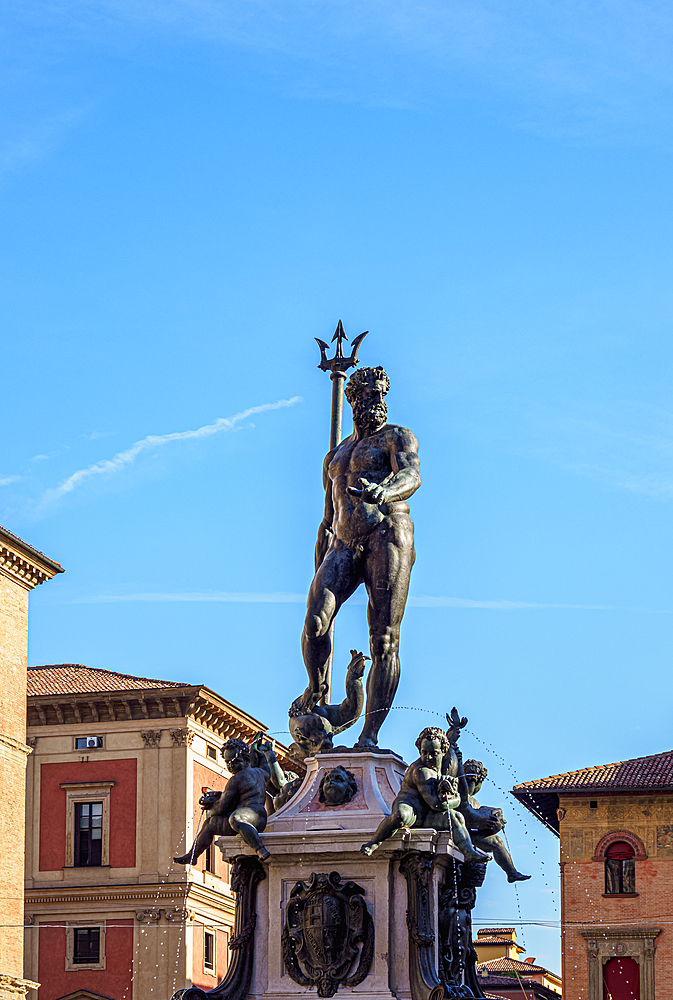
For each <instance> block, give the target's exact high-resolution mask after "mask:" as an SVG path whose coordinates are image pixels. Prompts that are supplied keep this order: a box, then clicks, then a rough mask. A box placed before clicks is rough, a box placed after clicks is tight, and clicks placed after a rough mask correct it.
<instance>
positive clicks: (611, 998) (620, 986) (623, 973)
mask: <svg viewBox="0 0 673 1000" xmlns="http://www.w3.org/2000/svg"><path fill="white" fill-rule="evenodd" d="M603 998H604V1000H640V967H639V966H638V963H637V962H636V961H635V959H633V958H611V959H610V961H609V962H606V963H605V965H604V966H603Z"/></svg>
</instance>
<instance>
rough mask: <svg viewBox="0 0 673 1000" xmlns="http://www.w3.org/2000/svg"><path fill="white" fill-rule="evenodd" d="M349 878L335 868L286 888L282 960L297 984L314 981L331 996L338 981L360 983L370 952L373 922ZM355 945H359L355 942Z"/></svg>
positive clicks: (322, 994) (322, 992)
mask: <svg viewBox="0 0 673 1000" xmlns="http://www.w3.org/2000/svg"><path fill="white" fill-rule="evenodd" d="M364 895H365V891H364V889H362V888H361V887H360V886H359V885H356V884H355V882H344V883H342V881H341V876H340V875H339V873H338V872H330V874H329V875H318V874H316V873H315V872H314V873H313V874H312V875H311V880H310V882H309V883H308V884H307V883H306V882H297V883H296V884H295V886H294V888H293V889H292V892H291V893H290V900H289V902H288V905H287V911H286V914H285V928H284V930H283V961H284V962H285V968H286V970H287V973H288V975H289V976H290V977H291V979H293V980H294V982H295V983H297V984H298V985H299V986H316V987H317V989H318V996H320V997H333V996H334V994H335V993H336V991H337V990H338V988H339V986H346V987H348V988H349V989H352V988H353V987H354V986H359V985H360V983H362V982H363V981H364V980H365V979H366V977H367V975H368V974H369V970H370V969H371V964H372V958H373V956H374V923H373V921H372V918H371V916H370V913H369V910H368V909H367V904H366V903H365V900H364ZM360 945H361V947H360Z"/></svg>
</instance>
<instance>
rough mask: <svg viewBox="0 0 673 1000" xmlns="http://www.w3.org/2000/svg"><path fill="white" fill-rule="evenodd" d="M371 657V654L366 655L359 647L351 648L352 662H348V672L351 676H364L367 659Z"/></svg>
mask: <svg viewBox="0 0 673 1000" xmlns="http://www.w3.org/2000/svg"><path fill="white" fill-rule="evenodd" d="M369 659H370V657H369V656H365V654H364V653H360V652H359V651H358V650H357V649H351V662H350V663H349V664H348V673H349V674H350V675H351V677H362V676H363V674H364V672H365V661H366V660H369Z"/></svg>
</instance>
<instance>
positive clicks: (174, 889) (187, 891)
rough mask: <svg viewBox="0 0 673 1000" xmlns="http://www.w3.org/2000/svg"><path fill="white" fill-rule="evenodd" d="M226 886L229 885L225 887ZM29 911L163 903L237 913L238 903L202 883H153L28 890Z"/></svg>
mask: <svg viewBox="0 0 673 1000" xmlns="http://www.w3.org/2000/svg"><path fill="white" fill-rule="evenodd" d="M224 884H226V883H224ZM25 900H26V907H27V908H28V909H29V910H34V909H35V908H36V907H39V906H54V905H58V906H61V907H62V906H66V907H67V906H74V907H79V906H80V905H81V904H83V903H129V904H130V905H129V907H125V908H128V909H134V908H135V907H136V906H137V904H139V903H152V904H153V906H154V907H155V908H158V909H160V908H161V903H162V902H168V903H170V904H171V909H173V907H174V906H176V905H177V904H178V903H179V904H180V905H181V906H182V905H183V903H184V901H185V900H186V901H187V906H188V908H189V907H192V908H193V907H197V908H199V909H204V908H206V909H220V910H225V911H226V912H227V913H230V912H231V913H233V907H234V899H233V897H232V896H231V894H230V893H224V892H218V891H216V890H213V889H212V888H209V887H208V886H205V885H202V884H200V883H198V882H189V883H188V884H187V886H185V883H184V882H174V883H166V882H162V883H161V884H160V885H159V886H156V885H154V886H153V885H152V883H143V884H142V885H136V886H134V885H131V886H126V885H124V886H108V885H100V886H95V885H88V886H77V887H73V888H71V889H64V888H63V887H62V886H54V885H53V883H52V884H51V885H50V886H49V887H46V886H44V887H42V886H41V887H33V888H27V889H26V890H25Z"/></svg>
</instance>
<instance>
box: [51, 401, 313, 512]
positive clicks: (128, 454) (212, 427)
mask: <svg viewBox="0 0 673 1000" xmlns="http://www.w3.org/2000/svg"><path fill="white" fill-rule="evenodd" d="M300 402H301V396H293V397H292V398H291V399H279V400H278V401H277V402H275V403H261V404H260V405H259V406H250V407H249V408H248V409H247V410H242V411H241V412H240V413H235V414H234V415H233V416H232V417H219V418H218V419H217V420H216V421H215V422H214V423H212V424H205V425H204V426H203V427H199V428H197V430H194V431H174V432H173V433H171V434H148V435H147V437H144V438H142V439H141V440H140V441H136V443H135V444H134V445H131V447H130V448H127V449H126V450H125V451H120V452H118V453H117V454H116V455H114V456H113V457H112V458H104V459H101V460H100V461H99V462H94V463H93V465H87V466H86V467H85V468H84V469H78V470H77V471H76V472H73V473H72V475H71V476H68V478H67V479H65V480H64V481H63V482H62V483H61V484H60V485H59V486H56V487H54V489H51V490H47V492H46V494H45V496H44V498H43V499H44V502H46V503H49V502H51V501H54V500H58V499H59V498H60V497H62V496H65V494H66V493H71V492H72V491H73V490H74V489H75V488H76V487H77V486H80V485H81V484H82V483H83V482H85V481H86V480H87V479H89V478H90V477H91V476H99V475H104V474H106V475H109V474H111V473H114V472H119V471H120V470H121V469H124V468H125V467H126V466H127V465H130V464H131V463H132V462H134V461H135V460H136V458H137V457H138V455H140V454H142V452H144V451H150V450H152V449H153V448H160V447H161V446H162V445H165V444H170V443H171V442H173V441H193V440H195V439H197V438H206V437H211V436H212V435H213V434H220V433H221V432H222V431H231V430H234V429H235V427H236V425H237V424H240V423H241V421H242V420H247V418H248V417H253V416H255V415H256V414H258V413H266V412H267V411H268V410H279V409H282V408H283V407H286V406H294V405H295V404H296V403H300Z"/></svg>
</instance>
